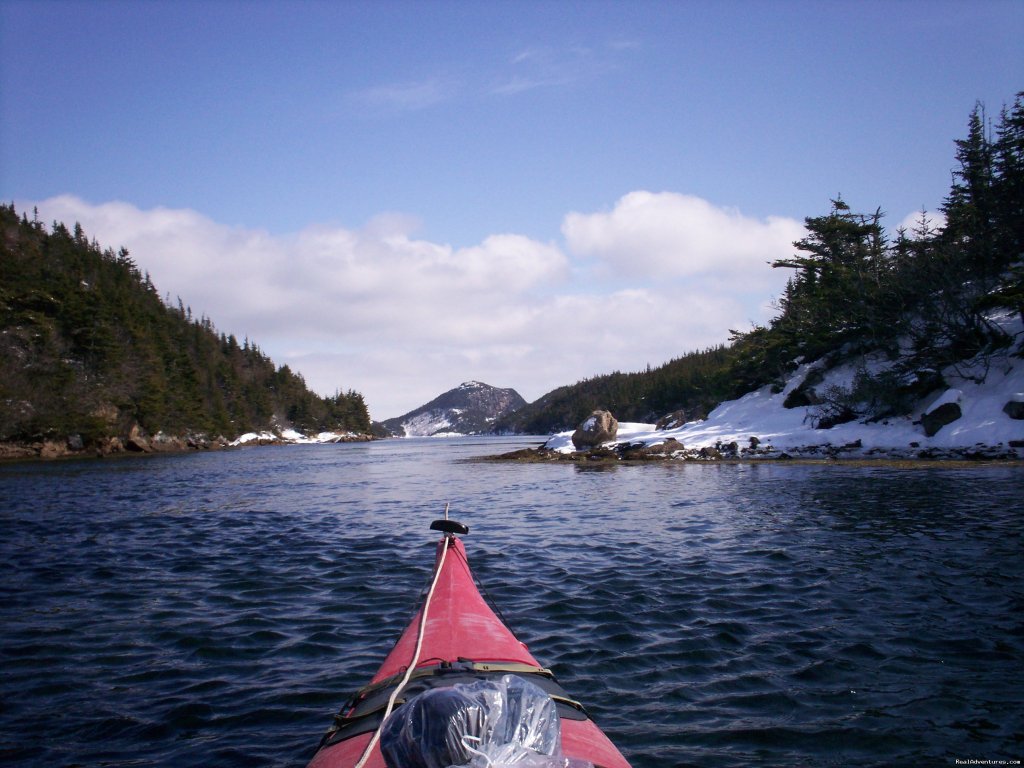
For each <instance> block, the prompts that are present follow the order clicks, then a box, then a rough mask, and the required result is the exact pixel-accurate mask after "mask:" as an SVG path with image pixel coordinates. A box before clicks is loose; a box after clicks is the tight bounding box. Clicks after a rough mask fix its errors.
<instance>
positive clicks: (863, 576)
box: [0, 438, 1024, 768]
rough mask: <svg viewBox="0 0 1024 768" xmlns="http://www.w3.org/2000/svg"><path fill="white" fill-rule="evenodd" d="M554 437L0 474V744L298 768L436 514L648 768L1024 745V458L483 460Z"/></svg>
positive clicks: (897, 761) (366, 671)
mask: <svg viewBox="0 0 1024 768" xmlns="http://www.w3.org/2000/svg"><path fill="white" fill-rule="evenodd" d="M538 442H539V440H533V441H529V440H527V439H525V438H461V439H443V440H430V439H423V440H393V441H383V442H378V443H370V444H348V445H315V446H287V447H279V448H255V449H243V450H237V451H228V452H221V453H207V454H191V455H182V456H157V457H148V458H142V459H125V460H117V461H110V460H107V461H77V462H64V463H50V464H42V463H37V464H9V465H5V466H0V523H2V527H0V531H2V533H0V555H2V556H0V569H2V579H0V669H2V670H3V672H2V692H0V762H3V763H6V764H11V765H22V766H33V765H40V766H41V765H48V766H49V765H137V766H145V765H160V766H259V765H297V766H302V765H304V764H305V763H306V762H307V761H308V760H309V758H310V757H311V756H312V753H313V750H314V749H315V747H316V744H317V742H318V740H319V738H320V736H321V735H322V734H323V732H324V731H325V730H326V729H327V727H328V725H329V724H330V722H331V716H332V714H333V713H334V712H335V711H337V709H338V708H339V707H340V706H341V704H342V703H343V702H344V700H345V699H346V698H347V696H348V694H349V693H351V692H352V691H354V690H355V689H357V688H359V687H360V686H361V685H362V684H363V683H365V682H366V680H368V679H369V678H370V676H371V675H372V674H373V672H374V671H375V670H376V668H377V666H378V664H379V663H380V661H381V659H382V658H383V657H384V655H385V654H386V653H387V651H388V650H389V649H390V647H391V645H392V644H393V643H394V641H395V639H396V638H397V636H398V633H399V632H400V631H401V629H402V628H403V627H404V626H405V624H406V622H408V620H409V619H410V617H411V615H412V611H413V608H414V603H415V601H416V599H417V596H418V595H419V594H420V592H421V590H422V589H423V587H424V586H425V584H426V581H427V579H428V577H429V575H430V567H431V565H432V563H433V547H434V542H435V538H436V535H435V534H433V533H432V532H430V531H428V526H429V524H430V521H431V520H433V519H435V518H436V517H439V516H441V514H442V513H443V509H444V505H445V503H446V502H450V503H451V508H452V516H453V517H454V518H456V519H459V520H462V521H463V522H465V523H467V524H468V525H469V526H470V534H469V536H468V537H466V539H465V541H466V547H467V551H468V554H469V558H470V562H471V563H472V565H473V568H474V570H475V572H476V574H477V576H478V578H479V579H480V580H481V582H482V583H483V585H484V586H485V588H486V590H487V592H488V593H489V595H490V597H491V598H492V599H493V600H494V602H495V603H496V604H497V605H498V607H499V608H500V609H501V612H502V614H503V615H504V617H505V619H506V620H507V622H508V624H509V626H510V627H511V628H512V629H513V631H515V632H516V634H517V635H518V636H519V637H520V639H522V640H523V641H524V642H526V643H527V644H528V645H529V647H530V650H531V652H532V653H533V655H534V656H536V657H537V658H538V659H539V660H540V661H541V662H542V663H545V664H547V665H548V666H550V667H551V668H552V669H553V670H554V671H555V673H556V675H557V676H558V678H559V680H560V682H561V683H562V684H563V686H564V687H565V688H566V689H567V690H568V691H569V692H570V694H572V695H573V696H575V697H576V698H578V699H580V700H581V701H583V702H584V703H586V704H587V706H588V708H589V710H590V712H591V715H592V716H593V718H594V719H595V720H596V721H597V723H598V724H599V725H600V726H601V728H602V729H603V730H604V731H605V732H606V733H607V734H608V735H609V737H610V738H611V739H612V740H613V741H614V742H615V743H616V744H617V745H618V747H619V748H620V749H621V750H622V752H623V753H624V754H625V755H626V757H627V758H628V759H629V760H630V761H631V762H632V764H633V765H634V766H636V767H637V768H643V767H647V766H650V767H652V768H653V766H659V767H660V766H691V765H692V766H748V765H752V764H759V765H815V766H818V765H835V766H849V765H854V766H875V765H877V766H882V765H925V764H928V765H955V764H956V761H957V760H963V761H966V760H971V759H980V760H1019V759H1021V758H1022V757H1024V558H1022V556H1021V554H1022V552H1024V532H1022V528H1024V523H1022V511H1021V499H1022V498H1024V467H1022V466H1020V465H1012V466H993V465H989V466H984V465H978V466H970V467H966V468H952V467H948V466H942V465H928V464H917V465H913V466H910V467H895V466H888V465H878V466H853V465H808V464H796V463H764V464H696V463H687V464H675V465H658V466H612V467H601V468H588V467H584V466H575V465H568V464H552V465H547V464H531V465H520V464H506V463H483V462H473V461H466V459H469V458H471V457H474V456H479V455H485V454H494V453H500V452H504V451H509V450H513V449H515V448H519V447H523V446H525V445H527V444H531V445H536V444H537V443H538Z"/></svg>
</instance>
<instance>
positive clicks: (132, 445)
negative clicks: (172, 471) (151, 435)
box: [124, 424, 153, 453]
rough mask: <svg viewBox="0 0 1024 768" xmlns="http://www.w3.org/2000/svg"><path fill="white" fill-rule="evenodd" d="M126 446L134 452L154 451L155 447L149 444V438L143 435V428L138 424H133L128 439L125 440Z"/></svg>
mask: <svg viewBox="0 0 1024 768" xmlns="http://www.w3.org/2000/svg"><path fill="white" fill-rule="evenodd" d="M124 446H125V448H127V449H128V450H129V451H132V452H133V453H152V452H153V449H152V447H150V445H149V440H148V439H147V438H146V436H145V435H143V433H142V430H141V429H139V425H138V424H133V425H132V428H131V431H130V432H129V433H128V439H127V440H125V442H124Z"/></svg>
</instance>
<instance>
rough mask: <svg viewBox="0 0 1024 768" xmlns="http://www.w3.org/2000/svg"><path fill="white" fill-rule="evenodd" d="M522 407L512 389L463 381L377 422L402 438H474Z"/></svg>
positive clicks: (517, 395) (521, 401)
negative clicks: (441, 393) (427, 401)
mask: <svg viewBox="0 0 1024 768" xmlns="http://www.w3.org/2000/svg"><path fill="white" fill-rule="evenodd" d="M524 405H526V401H525V400H524V399H523V398H522V397H521V396H520V394H519V393H518V392H516V391H515V390H514V389H499V388H498V387H492V386H490V385H489V384H483V383H481V382H479V381H467V382H465V383H464V384H461V385H459V386H458V387H456V388H455V389H450V390H448V391H447V392H445V393H444V394H443V395H441V396H440V397H436V398H434V399H433V400H431V401H430V402H429V403H427V404H426V405H422V406H420V407H419V408H417V409H416V410H414V411H409V413H407V414H405V415H404V416H398V417H396V418H393V419H388V420H387V421H384V422H381V426H382V427H384V429H386V430H387V431H388V432H389V433H391V434H393V435H399V436H404V437H429V436H431V435H441V434H458V435H478V434H481V433H485V432H490V431H491V430H492V428H493V426H494V422H495V421H497V420H498V419H499V418H501V417H502V416H505V415H506V414H509V413H512V412H513V411H515V410H516V409H518V408H522V407H523V406H524Z"/></svg>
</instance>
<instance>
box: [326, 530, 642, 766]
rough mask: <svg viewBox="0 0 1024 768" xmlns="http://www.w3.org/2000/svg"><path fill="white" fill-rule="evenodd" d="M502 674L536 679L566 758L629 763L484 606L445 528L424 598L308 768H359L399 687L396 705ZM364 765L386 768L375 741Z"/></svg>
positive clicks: (457, 545)
mask: <svg viewBox="0 0 1024 768" xmlns="http://www.w3.org/2000/svg"><path fill="white" fill-rule="evenodd" d="M439 569H440V570H439ZM424 611H426V618H425V620H424ZM410 663H413V666H412V669H411V670H410V668H409V667H410ZM507 674H513V675H517V676H519V677H522V678H524V679H526V680H528V681H529V682H531V683H534V684H535V685H537V686H538V687H540V688H541V689H543V690H544V691H545V692H546V693H547V694H548V695H549V696H550V698H551V699H552V700H553V701H554V703H555V705H556V707H557V710H558V715H559V718H560V721H561V732H562V752H563V753H564V755H565V756H566V757H568V758H575V759H578V760H587V761H590V762H592V763H594V764H595V765H596V766H601V767H602V768H629V763H628V762H627V761H626V759H625V758H624V757H623V756H622V754H621V753H620V752H619V750H618V749H617V748H616V747H615V745H614V744H612V742H611V741H610V740H609V739H608V737H607V736H606V735H605V734H604V733H603V732H602V731H601V730H600V729H599V728H598V727H597V725H596V724H595V723H594V722H593V721H592V720H591V719H590V718H589V716H588V715H587V713H586V710H585V709H584V708H583V706H582V705H581V704H580V703H579V702H576V701H574V700H573V699H572V698H571V697H569V695H568V694H567V693H566V692H565V691H564V690H563V689H562V687H561V686H560V685H559V684H558V682H557V681H556V680H555V678H554V675H553V674H552V673H551V672H550V670H547V669H544V668H543V667H541V665H540V663H539V662H538V661H537V660H536V659H535V658H534V657H533V655H532V654H531V653H530V652H529V650H528V649H527V647H526V645H524V644H523V643H522V642H520V641H519V640H518V639H517V638H516V637H515V635H513V634H512V632H511V631H510V630H509V629H508V627H506V626H505V624H504V623H503V622H502V621H501V619H500V618H498V616H497V615H496V614H495V613H494V611H493V610H492V609H491V607H490V606H489V605H488V604H487V602H486V601H485V600H484V598H483V596H482V595H481V594H480V591H479V589H478V588H477V586H476V582H475V581H474V579H473V574H472V571H471V570H470V567H469V561H468V559H467V557H466V550H465V546H464V545H463V543H462V541H461V540H460V539H458V538H456V537H455V536H454V535H452V534H450V533H446V535H445V536H444V537H443V538H442V539H441V541H440V542H438V545H437V556H436V559H435V564H434V583H433V584H432V590H431V592H430V593H429V594H428V599H427V600H425V601H424V604H423V605H422V606H421V607H420V609H419V610H418V611H417V613H416V616H414V617H413V619H412V621H411V622H410V623H409V625H408V626H407V627H406V628H405V630H404V631H403V633H402V635H401V637H400V638H399V640H398V642H397V643H396V644H395V647H394V648H393V649H392V650H391V652H390V653H389V654H388V655H387V657H386V658H385V659H384V662H383V663H382V664H381V666H380V668H379V669H378V670H377V673H376V674H375V675H374V676H373V678H372V679H371V680H370V682H369V684H368V685H367V686H365V687H364V688H362V689H361V690H360V691H358V692H357V693H356V694H355V695H353V696H352V697H351V698H350V700H349V701H348V702H347V703H346V705H345V706H344V707H343V708H342V710H341V712H340V713H339V714H338V715H336V716H335V723H334V725H333V726H332V728H331V729H330V730H329V731H328V733H327V735H326V736H325V737H324V739H323V741H322V742H321V745H320V748H319V750H318V751H317V753H316V755H315V756H314V757H313V760H312V761H311V762H310V763H309V768H352V767H353V766H356V765H357V763H358V762H359V761H360V758H361V757H362V756H363V753H364V752H365V751H366V748H367V746H368V745H369V744H370V743H371V741H374V740H375V737H374V734H375V733H376V731H377V729H378V728H379V727H380V725H381V722H382V721H383V720H384V719H385V716H386V714H387V713H388V712H389V711H390V710H389V707H388V702H389V699H390V698H391V697H392V696H394V694H395V689H396V688H397V687H399V686H402V687H401V690H400V692H399V693H398V694H397V696H395V700H394V702H393V705H394V708H397V707H398V706H399V705H400V704H401V703H403V702H405V701H408V700H410V699H411V698H412V697H413V696H415V695H417V694H418V693H421V692H423V691H426V690H429V689H432V688H437V687H443V686H450V685H456V684H462V683H467V682H474V681H478V680H485V679H497V678H500V677H501V676H503V675H507ZM406 678H408V679H406ZM403 682H404V686H403ZM364 766H365V768H384V766H385V762H384V758H383V756H382V754H381V750H380V745H379V744H376V743H375V744H374V746H373V749H372V750H371V752H370V753H369V755H368V756H366V760H365V762H364Z"/></svg>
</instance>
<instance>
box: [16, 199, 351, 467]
mask: <svg viewBox="0 0 1024 768" xmlns="http://www.w3.org/2000/svg"><path fill="white" fill-rule="evenodd" d="M285 426H290V427H294V428H295V429H298V430H302V431H324V430H335V431H342V432H368V431H369V416H368V414H367V410H366V406H365V404H364V402H363V398H362V396H361V395H360V394H358V393H356V392H353V391H349V392H347V393H341V392H340V391H339V393H338V394H336V395H335V396H334V397H326V398H325V397H321V396H319V395H317V394H315V393H313V392H310V391H309V389H308V388H307V387H306V385H305V382H304V380H303V379H302V377H301V376H300V375H299V374H297V373H295V372H293V371H291V370H290V369H289V368H288V367H287V366H281V367H276V366H275V365H274V363H273V362H272V361H271V360H270V359H269V358H268V357H267V356H266V355H264V354H263V352H262V351H261V350H260V349H259V348H258V347H257V345H256V344H254V343H252V342H250V341H249V340H248V339H246V340H244V341H243V342H242V343H239V342H238V340H237V339H236V338H235V337H234V336H233V335H226V334H224V333H218V332H217V330H216V329H215V328H214V326H213V323H212V322H211V321H210V319H209V318H206V317H194V316H193V315H192V311H191V309H189V308H188V307H186V306H185V305H184V304H183V303H182V302H181V300H180V299H179V300H178V302H177V305H176V306H171V305H170V304H169V303H165V302H164V301H162V300H161V298H160V295H159V293H158V291H157V288H156V286H154V285H153V283H152V282H151V280H150V278H149V275H148V274H147V275H143V274H141V273H140V271H139V269H138V267H137V266H136V265H135V263H134V261H133V260H132V258H131V257H130V255H129V254H128V251H127V250H125V249H123V248H122V249H121V250H120V252H117V253H115V252H114V251H113V250H112V249H110V248H106V249H103V248H101V246H100V245H99V244H98V243H96V241H95V240H93V241H91V242H90V241H89V240H88V239H87V237H86V235H85V233H84V232H83V231H82V229H81V227H80V226H78V225H76V226H75V228H74V230H73V231H69V230H68V228H67V227H66V226H65V225H64V224H62V223H57V222H55V223H54V224H53V226H52V228H51V229H50V230H49V231H48V230H47V229H46V228H45V227H44V226H43V224H42V223H41V222H39V221H36V220H32V221H29V219H28V217H27V216H26V215H24V214H22V215H21V216H20V217H19V215H18V213H17V212H16V211H15V209H14V206H13V204H12V205H4V206H0V442H8V443H10V442H20V443H39V442H40V441H51V442H55V443H60V442H61V441H64V440H66V439H69V438H70V441H71V444H72V445H73V446H74V447H75V448H76V449H83V448H84V449H91V448H96V449H97V450H102V449H103V448H104V446H106V447H109V446H110V445H111V440H113V439H116V440H118V441H120V443H121V444H125V443H127V441H128V438H129V437H130V436H132V435H134V436H136V437H138V436H139V435H147V434H148V435H150V436H152V435H157V434H158V433H163V434H165V435H174V436H179V437H183V438H184V437H189V438H192V439H193V442H196V441H200V442H201V440H202V439H203V438H212V437H215V436H224V437H225V438H227V439H231V438H234V437H236V436H238V435H240V434H242V433H245V432H250V431H254V430H263V429H270V428H275V427H276V428H281V427H285ZM139 444H142V443H139ZM114 445H116V443H115V444H114Z"/></svg>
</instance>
